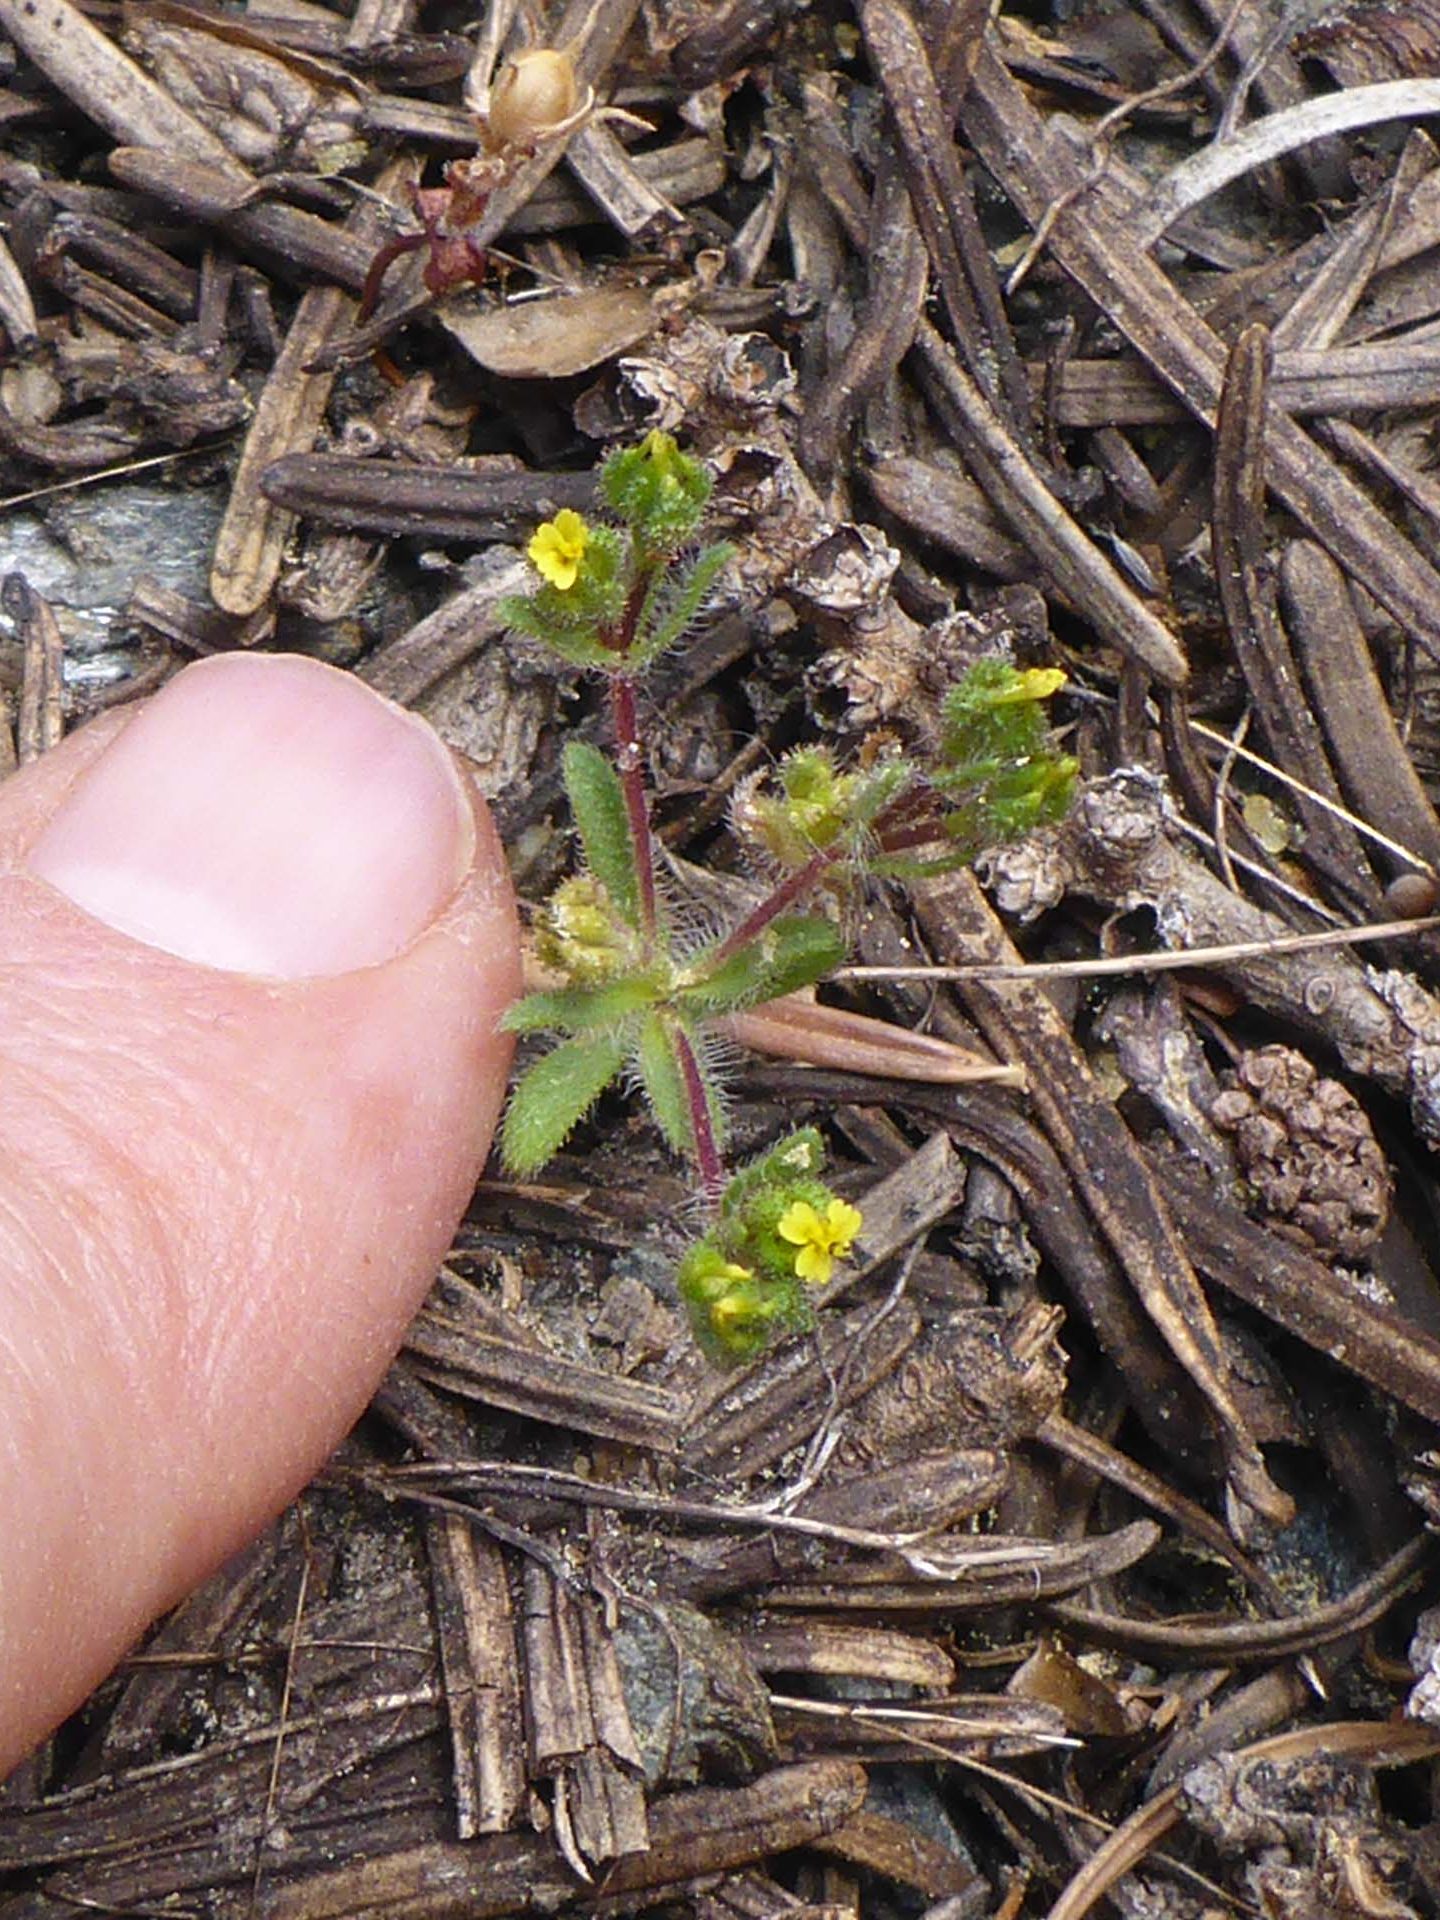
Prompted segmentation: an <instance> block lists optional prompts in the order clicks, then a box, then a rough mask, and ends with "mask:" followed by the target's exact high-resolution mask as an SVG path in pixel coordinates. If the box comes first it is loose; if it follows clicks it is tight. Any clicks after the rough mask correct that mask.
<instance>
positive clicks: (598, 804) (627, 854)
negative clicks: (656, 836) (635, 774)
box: [564, 740, 640, 927]
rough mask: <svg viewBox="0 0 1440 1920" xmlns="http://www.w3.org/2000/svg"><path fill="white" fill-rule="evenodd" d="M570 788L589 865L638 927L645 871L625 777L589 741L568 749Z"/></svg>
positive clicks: (620, 910)
mask: <svg viewBox="0 0 1440 1920" xmlns="http://www.w3.org/2000/svg"><path fill="white" fill-rule="evenodd" d="M564 769H565V792H566V794H567V795H568V796H569V800H570V812H571V814H572V815H573V816H574V820H575V825H576V827H577V828H578V829H579V833H580V844H581V845H582V846H583V847H584V849H585V864H586V865H587V866H588V867H589V869H590V871H591V873H593V874H594V876H595V878H596V879H597V880H598V881H599V882H600V884H601V886H602V887H604V889H605V891H606V893H607V894H609V896H610V903H611V905H612V906H613V907H614V908H615V911H616V912H617V913H618V914H619V915H620V916H621V918H622V919H623V920H624V921H626V922H627V924H628V925H630V926H632V927H638V926H639V924H640V875H639V873H638V872H637V871H636V867H635V843H634V842H633V840H632V839H631V838H630V817H629V815H628V813H627V812H626V810H625V790H624V788H623V787H622V786H621V784H620V776H619V774H618V773H616V771H615V769H614V767H612V766H611V764H610V762H609V761H608V760H607V759H606V758H605V755H604V754H603V753H601V752H600V750H599V748H598V747H592V746H590V745H589V744H588V743H587V742H586V741H584V740H572V741H571V742H570V744H569V745H568V746H567V747H566V749H565V762H564Z"/></svg>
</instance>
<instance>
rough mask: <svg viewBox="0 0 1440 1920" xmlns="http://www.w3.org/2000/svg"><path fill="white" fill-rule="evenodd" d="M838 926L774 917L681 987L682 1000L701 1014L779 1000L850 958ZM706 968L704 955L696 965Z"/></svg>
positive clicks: (810, 919)
mask: <svg viewBox="0 0 1440 1920" xmlns="http://www.w3.org/2000/svg"><path fill="white" fill-rule="evenodd" d="M845 954H846V946H845V940H844V937H843V936H842V935H841V933H840V930H839V928H838V927H836V926H834V925H832V923H831V922H830V921H829V920H821V919H819V918H817V917H815V916H813V915H808V914H807V915H799V914H788V915H785V916H782V917H781V918H780V919H778V920H772V921H771V922H770V924H769V926H768V927H766V928H765V929H764V930H763V932H761V933H758V934H757V935H756V936H755V938H754V940H752V941H750V942H749V943H748V944H747V945H746V946H744V947H741V948H740V949H739V951H738V952H736V953H732V954H730V955H729V956H728V957H727V958H726V959H724V960H721V961H720V962H718V964H716V965H715V966H714V967H713V968H711V969H710V970H709V971H708V972H704V973H702V975H701V977H700V978H699V979H697V980H694V981H692V982H691V984H689V985H688V986H685V987H682V988H681V989H680V991H679V992H678V993H677V994H676V996H675V997H676V1000H677V1002H678V1003H679V1004H680V1005H681V1006H683V1007H686V1008H687V1009H690V1010H693V1011H694V1012H696V1013H709V1014H714V1013H731V1012H733V1011H734V1010H735V1009H736V1008H737V1007H752V1006H755V1005H757V1004H758V1003H759V1002H760V1001H762V1000H778V999H779V998H780V996H781V995H782V994H786V993H796V992H798V990H799V989H800V988H801V987H808V986H812V985H813V984H814V983H815V981H817V980H822V979H823V978H824V977H825V975H826V974H827V973H833V972H834V970H835V969H836V967H838V966H840V965H841V964H842V963H843V962H844V959H845ZM703 967H704V957H703V955H702V956H701V958H700V960H699V961H697V962H696V963H695V969H693V970H699V969H701V968H703Z"/></svg>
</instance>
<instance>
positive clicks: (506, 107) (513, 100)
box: [486, 47, 580, 147]
mask: <svg viewBox="0 0 1440 1920" xmlns="http://www.w3.org/2000/svg"><path fill="white" fill-rule="evenodd" d="M579 107H580V86H579V82H578V81H577V80H576V77H575V62H574V61H573V60H572V59H571V57H570V55H569V54H568V53H563V52H561V51H559V50H558V49H556V48H554V47H531V48H529V49H528V51H526V52H525V53H517V54H516V56H515V58H514V59H513V60H507V61H506V63H505V65H504V66H503V67H502V68H501V69H500V73H499V75H498V77H497V78H496V81H495V84H494V86H493V87H492V88H491V89H490V105H489V109H488V111H487V113H486V122H487V124H488V127H489V132H490V138H491V139H492V140H493V141H494V142H495V144H496V145H497V146H502V147H508V146H516V147H525V146H533V145H534V143H535V142H536V141H538V140H543V139H544V138H545V137H546V135H547V134H550V133H553V132H555V131H556V130H557V129H558V128H560V127H563V126H564V125H565V123H566V121H568V120H571V119H573V118H574V116H575V114H576V113H577V111H578V110H579Z"/></svg>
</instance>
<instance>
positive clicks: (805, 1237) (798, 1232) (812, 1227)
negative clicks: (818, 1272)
mask: <svg viewBox="0 0 1440 1920" xmlns="http://www.w3.org/2000/svg"><path fill="white" fill-rule="evenodd" d="M775 1231H776V1232H777V1233H778V1234H779V1236H780V1238H781V1239H782V1240H788V1241H789V1242H790V1244H791V1246H792V1247H809V1246H811V1245H813V1243H814V1242H815V1240H816V1238H817V1237H818V1236H819V1235H820V1234H821V1233H822V1232H823V1228H822V1226H821V1222H820V1216H819V1214H818V1213H816V1211H815V1209H814V1207H812V1206H811V1204H810V1202H809V1201H808V1200H794V1201H792V1202H791V1203H790V1205H789V1206H788V1207H787V1208H786V1209H785V1211H784V1213H782V1214H781V1216H780V1218H779V1219H778V1220H777V1221H776V1222H775Z"/></svg>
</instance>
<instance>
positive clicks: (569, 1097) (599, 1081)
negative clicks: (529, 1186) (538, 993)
mask: <svg viewBox="0 0 1440 1920" xmlns="http://www.w3.org/2000/svg"><path fill="white" fill-rule="evenodd" d="M624 1064H625V1043H624V1041H623V1040H621V1039H619V1038H617V1037H616V1036H615V1035H613V1034H601V1035H598V1036H596V1035H591V1036H588V1037H586V1038H583V1039H579V1040H562V1041H561V1043H560V1045H559V1046H558V1047H556V1048H554V1049H553V1051H552V1052H550V1053H547V1054H546V1055H545V1056H544V1058H543V1059H540V1060H537V1061H536V1062H535V1064H534V1066H533V1067H531V1068H530V1069H529V1070H528V1072H526V1073H524V1074H522V1075H521V1076H520V1079H519V1080H518V1081H517V1082H516V1085H515V1090H514V1092H513V1093H512V1094H511V1095H510V1104H509V1106H508V1107H507V1108H506V1110H505V1124H504V1126H503V1127H502V1128H501V1131H500V1152H501V1156H502V1158H503V1159H504V1162H505V1165H506V1166H507V1167H508V1168H509V1169H510V1171H511V1173H517V1174H520V1175H522V1176H523V1175H525V1174H531V1173H535V1172H537V1171H538V1170H539V1169H540V1168H541V1167H543V1166H544V1164H545V1162H546V1161H547V1160H549V1159H550V1158H551V1157H552V1155H554V1154H556V1153H558V1152H559V1151H560V1149H561V1147H562V1146H564V1144H565V1142H566V1140H567V1139H568V1138H569V1136H570V1133H571V1131H572V1130H573V1128H574V1127H575V1126H577V1125H578V1123H579V1122H580V1121H581V1120H583V1119H584V1117H585V1115H586V1114H587V1113H588V1112H589V1111H590V1109H591V1107H593V1106H594V1104H595V1102H596V1101H597V1100H598V1099H599V1098H600V1096H601V1094H602V1093H603V1092H604V1091H605V1089H606V1087H608V1086H609V1084H610V1082H611V1081H612V1080H613V1079H614V1078H615V1077H616V1075H617V1074H618V1073H619V1072H620V1069H621V1067H622V1066H623V1065H624Z"/></svg>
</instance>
